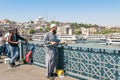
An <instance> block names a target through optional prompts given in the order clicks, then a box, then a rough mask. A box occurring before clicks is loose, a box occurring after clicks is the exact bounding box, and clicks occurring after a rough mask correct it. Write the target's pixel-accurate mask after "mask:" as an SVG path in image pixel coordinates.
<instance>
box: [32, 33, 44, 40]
mask: <svg viewBox="0 0 120 80" xmlns="http://www.w3.org/2000/svg"><path fill="white" fill-rule="evenodd" d="M43 39H44V34H35V35H33V36H32V40H33V41H40V42H42V41H43Z"/></svg>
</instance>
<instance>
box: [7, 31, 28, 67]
mask: <svg viewBox="0 0 120 80" xmlns="http://www.w3.org/2000/svg"><path fill="white" fill-rule="evenodd" d="M19 39H20V40H24V41H26V42H27V40H26V39H24V38H22V37H20V35H19V34H18V31H17V29H13V30H12V31H11V34H10V35H9V38H8V42H9V44H10V45H9V49H10V53H11V59H10V63H9V65H10V66H11V67H12V68H13V67H14V66H15V61H16V59H17V57H18V55H19V52H18V51H19V50H18V49H19V47H18V44H19V42H18V40H19Z"/></svg>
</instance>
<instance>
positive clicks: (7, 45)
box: [5, 29, 11, 58]
mask: <svg viewBox="0 0 120 80" xmlns="http://www.w3.org/2000/svg"><path fill="white" fill-rule="evenodd" d="M8 31H9V32H8V33H6V34H5V40H6V43H5V52H6V54H7V57H8V58H10V50H9V42H8V37H9V35H10V34H11V29H9V30H8Z"/></svg>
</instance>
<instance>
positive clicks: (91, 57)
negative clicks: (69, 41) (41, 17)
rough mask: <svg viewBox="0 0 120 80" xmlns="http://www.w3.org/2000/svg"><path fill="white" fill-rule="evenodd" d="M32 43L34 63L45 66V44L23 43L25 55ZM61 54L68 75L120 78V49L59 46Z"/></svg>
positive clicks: (91, 79)
mask: <svg viewBox="0 0 120 80" xmlns="http://www.w3.org/2000/svg"><path fill="white" fill-rule="evenodd" d="M32 45H35V50H34V54H33V63H34V64H37V65H39V66H42V67H45V49H44V46H43V45H38V44H27V45H26V44H21V52H22V53H23V57H24V56H25V54H26V52H27V51H28V50H29V48H30V46H32ZM59 54H60V58H59V61H60V62H59V63H60V64H59V68H63V69H64V70H65V74H67V75H71V76H74V77H77V78H83V79H86V80H120V51H119V50H109V49H95V48H85V47H74V48H73V47H72V46H64V47H59ZM63 64H64V65H63Z"/></svg>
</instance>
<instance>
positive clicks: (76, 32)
mask: <svg viewBox="0 0 120 80" xmlns="http://www.w3.org/2000/svg"><path fill="white" fill-rule="evenodd" d="M74 34H75V35H79V34H82V32H81V31H79V30H75V31H74Z"/></svg>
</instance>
